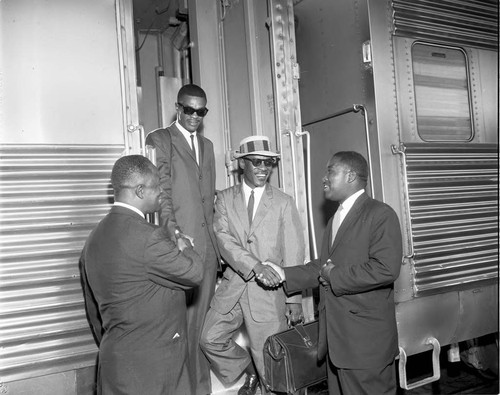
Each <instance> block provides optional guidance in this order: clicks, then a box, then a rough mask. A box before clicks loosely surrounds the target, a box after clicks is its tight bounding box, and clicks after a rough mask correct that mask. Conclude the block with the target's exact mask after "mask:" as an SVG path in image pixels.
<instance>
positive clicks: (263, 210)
mask: <svg viewBox="0 0 500 395" xmlns="http://www.w3.org/2000/svg"><path fill="white" fill-rule="evenodd" d="M272 199H273V190H272V189H271V186H270V185H269V184H266V189H265V190H264V193H263V194H262V197H261V198H260V202H259V205H258V206H257V211H256V212H255V216H254V218H253V221H252V225H251V226H250V234H251V233H252V232H253V231H254V230H255V229H256V228H257V227H258V226H259V224H260V223H261V222H262V220H263V219H264V217H265V216H266V214H267V213H268V211H269V209H270V208H271V206H272V201H273V200H272Z"/></svg>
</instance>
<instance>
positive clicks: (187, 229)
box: [146, 123, 219, 260]
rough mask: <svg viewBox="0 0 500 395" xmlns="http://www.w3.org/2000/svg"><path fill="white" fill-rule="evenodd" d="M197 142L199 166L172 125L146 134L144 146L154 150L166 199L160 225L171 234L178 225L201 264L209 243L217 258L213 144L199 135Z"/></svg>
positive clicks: (177, 130) (186, 143)
mask: <svg viewBox="0 0 500 395" xmlns="http://www.w3.org/2000/svg"><path fill="white" fill-rule="evenodd" d="M197 138H198V147H199V155H200V164H199V165H198V164H197V162H196V158H195V156H194V153H193V151H192V150H191V147H190V146H189V144H188V142H187V141H186V139H185V138H184V136H183V135H182V133H181V132H180V131H179V129H178V128H177V126H176V125H175V123H172V124H171V125H170V126H169V127H167V128H166V129H157V130H154V131H152V132H151V133H149V134H148V136H147V137H146V144H147V145H151V146H153V147H155V148H156V166H157V167H158V169H159V171H160V184H161V187H162V189H163V191H164V193H165V195H166V199H163V200H162V208H161V212H160V219H161V224H162V225H163V224H165V223H166V222H167V221H169V223H168V227H169V229H170V230H173V228H174V226H175V225H176V224H178V225H179V226H180V228H181V229H182V231H183V232H184V233H185V234H187V235H189V236H191V237H193V238H194V249H195V251H196V252H198V254H200V256H201V257H202V258H203V260H204V258H205V250H206V247H207V245H208V243H211V244H212V245H213V247H214V249H215V251H216V253H217V255H219V253H218V248H217V241H216V239H215V235H214V231H213V218H214V200H215V158H214V147H213V144H212V142H211V141H210V140H208V139H207V138H205V137H203V136H201V135H200V134H199V133H197ZM207 231H208V232H207Z"/></svg>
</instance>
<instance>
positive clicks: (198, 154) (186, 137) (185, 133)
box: [175, 121, 200, 164]
mask: <svg viewBox="0 0 500 395" xmlns="http://www.w3.org/2000/svg"><path fill="white" fill-rule="evenodd" d="M175 126H177V129H179V130H180V132H181V133H182V135H183V136H184V138H185V139H186V141H187V143H188V145H189V146H190V147H191V135H193V136H194V139H193V141H194V150H195V152H196V163H198V164H199V163H200V147H198V132H197V131H194V132H193V133H190V132H188V131H187V130H186V129H185V128H184V127H183V126H182V125H181V124H180V123H179V121H175Z"/></svg>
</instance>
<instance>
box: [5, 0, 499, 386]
mask: <svg viewBox="0 0 500 395" xmlns="http://www.w3.org/2000/svg"><path fill="white" fill-rule="evenodd" d="M0 32H1V43H2V45H1V47H0V51H1V57H0V188H1V190H0V345H1V348H0V349H1V355H0V392H1V393H4V394H17V393H25V394H29V393H37V394H91V393H93V391H94V387H95V362H96V354H97V348H96V345H95V341H94V339H93V336H92V334H91V332H90V329H89V326H88V323H87V320H86V315H85V308H84V304H83V296H82V291H81V284H80V274H79V267H78V259H79V254H80V251H81V248H82V246H83V243H84V241H85V239H86V237H87V236H88V234H89V232H90V230H91V229H92V228H93V227H94V226H95V224H96V223H97V222H98V221H99V220H100V219H101V218H102V217H103V216H104V215H105V214H106V212H107V211H108V209H109V207H110V205H111V203H112V189H111V186H110V182H109V175H110V171H111V167H112V164H113V163H114V161H115V160H116V159H117V158H118V157H119V156H121V155H123V154H128V153H140V154H143V155H152V153H151V152H150V151H149V150H148V149H147V147H145V145H144V141H145V139H144V136H145V134H146V133H148V132H149V131H151V130H153V129H156V128H158V127H162V126H165V125H167V124H169V123H170V122H171V120H172V116H173V114H174V102H175V95H176V93H177V90H178V88H179V87H180V86H181V85H182V84H184V83H187V82H193V83H197V84H199V85H201V86H202V87H203V88H204V89H205V91H206V92H207V95H208V104H207V106H208V107H209V108H210V113H209V115H208V116H207V117H206V119H205V120H204V130H203V133H204V135H205V136H206V137H208V138H210V139H211V140H212V141H213V143H214V147H215V153H216V170H217V188H218V189H223V188H225V187H227V186H230V185H232V184H234V183H237V182H239V180H238V176H237V174H236V171H235V170H236V166H235V162H234V160H233V158H232V153H233V152H234V150H235V149H236V148H237V144H238V142H239V141H240V140H241V139H242V138H243V137H246V136H248V135H251V134H261V135H267V136H268V137H270V139H271V140H272V142H273V143H274V145H275V146H276V147H277V148H278V149H279V150H280V152H281V161H280V164H279V167H278V168H277V170H276V171H275V174H273V177H272V178H271V181H270V182H271V183H272V184H273V185H275V186H278V187H279V188H281V189H282V190H284V191H285V192H287V193H289V194H290V195H292V196H294V198H295V201H296V203H297V207H298V209H299V213H300V215H301V217H302V220H303V224H304V228H305V237H306V239H307V240H309V241H310V243H309V245H308V249H307V258H308V259H311V258H315V257H316V256H317V251H318V246H317V242H316V239H318V240H320V239H321V235H322V233H323V231H324V228H325V226H326V221H327V219H328V217H329V216H330V215H331V214H332V212H333V211H334V209H335V207H334V206H332V205H330V204H327V203H325V201H324V199H323V196H322V188H321V178H322V177H323V174H324V171H325V166H326V162H327V161H328V159H329V157H330V156H331V154H333V153H334V152H336V151H341V150H356V151H359V152H361V153H363V154H364V155H365V157H367V158H368V160H369V165H370V182H369V186H368V188H367V192H368V193H369V194H370V195H371V196H373V197H375V198H377V199H379V200H382V201H384V202H386V203H388V204H389V205H391V206H392V207H393V208H394V210H395V211H396V212H397V213H398V216H399V218H400V223H401V228H402V231H403V238H404V256H403V257H402V270H401V274H400V277H399V279H398V280H397V282H396V284H395V295H396V296H395V297H396V302H397V323H398V332H399V345H400V355H399V380H400V386H401V387H402V388H403V389H411V388H415V387H418V386H421V385H423V384H425V383H428V382H431V381H435V380H438V379H439V361H440V354H443V353H444V352H445V351H446V352H448V353H449V356H450V358H451V359H452V360H457V359H460V358H463V359H467V361H468V363H470V364H472V365H473V366H474V367H476V368H477V369H480V370H485V369H491V370H493V371H495V369H497V368H498V2H497V1H496V0H483V1H479V0H454V1H451V0H439V1H427V0H335V1H331V0H293V1H292V0H267V1H252V0H242V1H240V0H221V1H206V0H149V1H143V0H142V1H141V0H86V1H85V2H81V1H77V0H50V1H40V0H3V1H1V2H0ZM304 308H305V311H306V312H307V316H308V319H309V320H310V319H313V318H314V300H313V297H312V296H310V294H307V296H306V298H305V302H304ZM421 354H425V355H429V358H428V365H429V375H428V377H424V378H423V379H418V380H416V381H414V380H413V381H412V378H411V377H409V376H408V374H407V368H406V366H407V362H408V360H409V359H411V358H412V357H413V356H416V355H421ZM491 361H493V362H491ZM495 361H496V363H497V365H496V368H495V363H494V362H495ZM496 374H498V372H496ZM225 390H226V389H225V388H223V387H222V386H221V385H220V383H218V382H217V380H216V379H215V378H214V392H220V393H223V392H224V391H225Z"/></svg>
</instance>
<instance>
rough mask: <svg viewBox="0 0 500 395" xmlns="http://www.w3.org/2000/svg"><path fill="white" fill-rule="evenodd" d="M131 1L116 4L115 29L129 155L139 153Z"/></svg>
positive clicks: (139, 136) (121, 0)
mask: <svg viewBox="0 0 500 395" xmlns="http://www.w3.org/2000/svg"><path fill="white" fill-rule="evenodd" d="M132 14H133V12H132V0H118V1H117V2H116V29H117V36H118V53H119V62H120V83H121V88H122V111H123V122H124V125H123V126H124V127H123V130H124V138H125V141H126V142H127V146H126V150H127V153H130V154H138V153H141V152H140V150H141V149H142V148H143V147H144V146H143V145H141V144H142V143H141V141H140V139H141V135H140V129H141V125H140V124H139V104H138V99H137V81H136V75H137V73H136V66H135V37H134V20H133V15H132Z"/></svg>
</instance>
